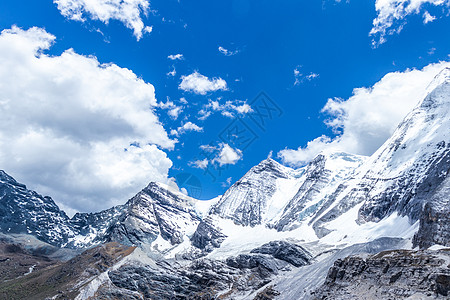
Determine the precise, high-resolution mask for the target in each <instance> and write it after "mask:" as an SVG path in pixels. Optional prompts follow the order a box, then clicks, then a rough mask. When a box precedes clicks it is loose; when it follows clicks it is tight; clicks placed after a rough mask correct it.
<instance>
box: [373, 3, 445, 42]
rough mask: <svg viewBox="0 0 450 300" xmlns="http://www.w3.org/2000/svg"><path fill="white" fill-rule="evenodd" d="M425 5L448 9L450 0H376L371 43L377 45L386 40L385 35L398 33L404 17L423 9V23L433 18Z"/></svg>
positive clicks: (403, 23) (401, 27)
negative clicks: (375, 15)
mask: <svg viewBox="0 0 450 300" xmlns="http://www.w3.org/2000/svg"><path fill="white" fill-rule="evenodd" d="M426 5H429V6H431V5H433V6H442V7H443V8H444V9H446V10H448V8H449V7H450V0H376V2H375V9H376V11H377V17H376V18H375V20H373V28H372V30H371V31H370V35H372V36H374V40H373V45H374V46H377V45H379V44H382V43H384V42H385V41H386V35H392V34H395V33H399V32H400V31H401V30H402V29H403V26H404V25H405V23H406V22H405V18H406V17H407V16H409V15H412V14H419V13H420V12H422V11H424V15H423V17H424V23H428V22H431V21H433V20H434V19H435V17H434V16H431V15H430V13H429V12H428V11H427V10H425V8H424V7H426Z"/></svg>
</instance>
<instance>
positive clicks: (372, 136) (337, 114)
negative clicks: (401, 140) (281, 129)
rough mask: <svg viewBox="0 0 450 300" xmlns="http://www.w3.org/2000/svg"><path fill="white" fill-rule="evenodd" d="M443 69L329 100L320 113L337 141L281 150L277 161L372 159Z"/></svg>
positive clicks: (403, 75)
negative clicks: (327, 155)
mask: <svg viewBox="0 0 450 300" xmlns="http://www.w3.org/2000/svg"><path fill="white" fill-rule="evenodd" d="M446 66H450V63H449V62H441V63H436V64H430V65H428V66H426V67H424V68H423V69H422V70H416V69H413V70H406V71H404V72H393V73H388V74H387V75H385V76H384V77H383V78H382V79H381V80H380V81H379V82H377V83H376V84H375V85H373V86H372V87H370V88H357V89H354V90H353V95H352V96H351V97H350V98H349V99H346V100H344V99H340V98H334V99H329V100H328V102H327V104H326V105H325V107H324V108H323V109H322V112H324V113H326V114H328V115H329V117H330V118H329V119H328V120H327V121H326V124H327V125H328V126H330V127H331V128H332V129H333V130H334V132H335V133H336V137H334V138H331V137H328V136H321V137H318V138H316V139H314V140H313V141H310V142H308V143H307V145H306V146H305V147H299V148H298V149H294V150H293V149H284V150H282V151H280V152H279V153H278V157H280V158H281V159H282V160H283V161H284V162H285V163H287V164H290V165H293V166H300V165H303V164H305V163H306V162H308V161H310V160H311V159H312V158H314V157H315V156H316V155H317V154H318V153H319V152H321V151H326V150H329V151H345V152H349V153H354V154H361V155H371V154H372V153H373V152H375V151H376V150H377V149H378V148H379V147H380V146H381V145H382V144H383V143H384V142H385V141H386V140H387V139H388V138H389V137H390V136H391V135H392V133H393V132H394V130H395V128H396V127H397V126H398V124H399V123H400V122H401V121H402V119H403V118H404V117H405V116H406V115H407V114H408V113H409V112H410V111H411V110H412V109H413V108H414V106H415V105H416V104H417V103H418V102H419V101H420V100H422V99H423V98H424V97H425V95H426V92H427V87H428V85H429V83H430V82H431V81H432V79H433V78H434V76H435V75H436V74H438V73H439V71H441V70H442V69H443V68H444V67H446Z"/></svg>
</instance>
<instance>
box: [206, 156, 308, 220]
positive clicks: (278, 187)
mask: <svg viewBox="0 0 450 300" xmlns="http://www.w3.org/2000/svg"><path fill="white" fill-rule="evenodd" d="M303 172H304V170H303V169H300V170H298V171H295V170H293V169H291V168H288V167H285V166H282V165H281V164H279V163H277V162H276V161H274V160H273V159H271V158H267V159H266V160H264V161H262V162H261V163H259V164H258V165H256V166H255V167H253V168H251V169H250V171H248V172H247V173H246V174H245V175H244V176H243V177H242V178H241V179H239V180H238V181H237V182H236V183H235V184H233V185H232V186H231V187H230V188H229V189H228V190H227V191H226V192H225V194H224V195H223V196H222V198H221V199H220V201H219V202H218V203H217V204H216V205H215V206H214V207H213V208H212V210H211V214H216V215H218V216H220V217H222V218H226V219H232V220H233V221H234V222H235V223H237V224H242V225H245V226H256V225H259V224H262V223H264V222H265V221H267V220H268V219H270V218H271V217H274V216H275V215H277V213H278V212H279V211H280V210H282V209H283V207H284V206H285V205H286V203H287V201H289V198H290V197H291V196H293V195H294V194H295V190H296V185H297V181H296V178H298V177H299V176H300V175H301V174H302V173H303Z"/></svg>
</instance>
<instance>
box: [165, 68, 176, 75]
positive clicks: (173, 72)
mask: <svg viewBox="0 0 450 300" xmlns="http://www.w3.org/2000/svg"><path fill="white" fill-rule="evenodd" d="M166 75H167V76H171V77H174V76H175V75H177V70H176V69H175V67H174V66H172V71H169V72H167V74H166Z"/></svg>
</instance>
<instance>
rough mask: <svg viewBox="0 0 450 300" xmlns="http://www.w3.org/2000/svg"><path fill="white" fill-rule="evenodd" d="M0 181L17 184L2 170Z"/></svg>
mask: <svg viewBox="0 0 450 300" xmlns="http://www.w3.org/2000/svg"><path fill="white" fill-rule="evenodd" d="M0 181H4V182H10V183H17V181H16V180H15V179H14V178H13V177H12V176H10V175H9V174H8V173H6V172H5V171H3V170H0Z"/></svg>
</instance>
